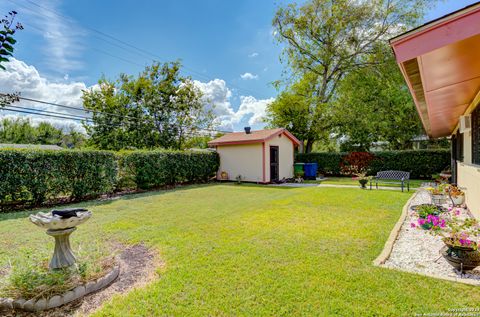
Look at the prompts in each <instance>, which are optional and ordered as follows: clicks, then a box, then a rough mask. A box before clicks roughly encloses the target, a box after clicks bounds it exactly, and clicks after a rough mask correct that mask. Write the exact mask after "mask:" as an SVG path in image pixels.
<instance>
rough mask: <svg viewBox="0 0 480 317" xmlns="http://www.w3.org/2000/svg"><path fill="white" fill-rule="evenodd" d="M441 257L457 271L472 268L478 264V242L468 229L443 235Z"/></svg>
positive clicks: (479, 258) (479, 263)
mask: <svg viewBox="0 0 480 317" xmlns="http://www.w3.org/2000/svg"><path fill="white" fill-rule="evenodd" d="M442 240H443V242H444V243H445V248H444V249H442V255H443V257H444V258H445V259H446V260H447V261H448V263H450V265H452V266H453V267H455V268H456V269H457V270H459V271H463V270H472V269H474V268H476V267H477V266H479V265H480V252H479V251H478V242H477V241H475V239H474V238H472V237H471V235H470V233H469V232H468V231H459V232H452V233H451V234H450V235H449V236H447V237H444V238H443V239H442Z"/></svg>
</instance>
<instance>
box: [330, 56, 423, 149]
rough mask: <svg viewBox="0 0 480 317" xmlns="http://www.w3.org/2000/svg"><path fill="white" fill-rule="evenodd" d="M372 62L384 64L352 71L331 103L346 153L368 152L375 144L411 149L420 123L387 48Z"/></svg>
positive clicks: (420, 130) (336, 128) (334, 119)
mask: <svg viewBox="0 0 480 317" xmlns="http://www.w3.org/2000/svg"><path fill="white" fill-rule="evenodd" d="M372 59H375V60H377V61H382V62H381V63H379V64H377V65H375V66H371V67H364V68H360V69H358V70H356V71H352V72H350V73H349V74H348V75H346V77H345V78H344V79H343V80H342V81H341V82H340V84H339V87H338V91H337V94H336V96H335V98H334V102H332V107H331V109H330V110H331V120H332V122H333V123H334V125H335V127H334V131H335V133H336V135H337V136H338V137H340V138H341V139H343V140H342V143H343V146H342V148H343V149H344V150H360V151H368V150H369V149H370V147H371V145H372V144H373V143H374V142H384V143H385V145H386V147H387V148H389V149H392V150H403V149H407V148H409V147H410V146H411V144H412V143H411V140H412V139H413V138H414V137H416V136H419V135H421V133H422V127H421V121H420V119H419V117H418V115H417V111H416V108H415V104H414V103H413V100H412V97H411V95H410V93H409V91H408V88H407V86H406V85H405V82H404V79H403V77H402V74H401V72H400V71H399V69H398V66H397V64H396V62H395V59H394V57H393V54H392V52H391V50H390V49H389V48H388V47H384V49H383V51H382V52H381V53H379V54H376V55H375V56H372Z"/></svg>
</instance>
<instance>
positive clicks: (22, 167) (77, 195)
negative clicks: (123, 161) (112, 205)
mask: <svg viewBox="0 0 480 317" xmlns="http://www.w3.org/2000/svg"><path fill="white" fill-rule="evenodd" d="M116 176H117V163H116V159H115V154H114V153H111V152H105V151H69V150H61V151H52V150H14V149H6V150H0V203H1V204H4V203H6V202H32V203H33V204H34V205H40V204H42V203H43V202H45V201H47V200H50V199H53V198H59V197H66V198H70V199H82V198H85V197H89V196H96V195H99V194H102V193H109V192H111V191H112V190H113V188H114V184H115V180H116Z"/></svg>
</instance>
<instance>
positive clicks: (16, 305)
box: [0, 265, 120, 312]
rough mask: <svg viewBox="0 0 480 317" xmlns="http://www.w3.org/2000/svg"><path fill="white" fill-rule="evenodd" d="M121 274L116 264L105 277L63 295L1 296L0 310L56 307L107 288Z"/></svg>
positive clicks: (36, 310) (37, 309) (35, 310)
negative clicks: (27, 298)
mask: <svg viewBox="0 0 480 317" xmlns="http://www.w3.org/2000/svg"><path fill="white" fill-rule="evenodd" d="M119 274H120V266H119V265H115V266H114V267H113V269H112V270H111V271H110V272H108V273H107V274H106V275H104V276H103V277H101V278H99V279H97V280H95V281H91V282H87V283H86V284H82V285H79V286H77V287H75V288H74V289H72V290H69V291H67V292H65V293H63V294H62V295H54V296H52V297H50V298H47V299H45V298H41V299H38V300H36V299H30V300H25V299H23V298H19V299H17V300H14V299H12V298H0V311H1V310H2V309H7V310H11V309H17V310H24V311H28V312H38V311H42V310H47V309H52V308H56V307H59V306H62V305H65V304H68V303H70V302H72V301H74V300H77V299H80V298H82V297H84V296H86V295H88V294H90V293H93V292H96V291H99V290H101V289H102V288H105V287H107V286H109V285H110V284H112V283H113V281H115V280H116V279H117V277H118V275H119Z"/></svg>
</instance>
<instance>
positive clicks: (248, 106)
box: [234, 96, 275, 126]
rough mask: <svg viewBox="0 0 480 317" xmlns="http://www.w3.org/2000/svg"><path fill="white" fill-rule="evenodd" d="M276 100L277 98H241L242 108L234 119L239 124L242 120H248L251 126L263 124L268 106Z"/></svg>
mask: <svg viewBox="0 0 480 317" xmlns="http://www.w3.org/2000/svg"><path fill="white" fill-rule="evenodd" d="M274 100H275V98H269V99H256V98H255V97H253V96H241V97H240V107H239V108H238V111H237V112H236V113H235V117H234V120H235V122H237V123H239V122H241V121H242V119H246V118H248V124H249V125H252V126H254V125H260V124H263V123H264V121H263V118H264V117H265V115H266V110H267V106H268V105H269V104H270V103H271V102H273V101H274Z"/></svg>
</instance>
